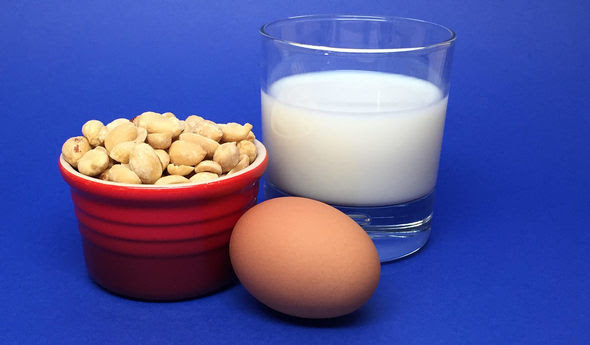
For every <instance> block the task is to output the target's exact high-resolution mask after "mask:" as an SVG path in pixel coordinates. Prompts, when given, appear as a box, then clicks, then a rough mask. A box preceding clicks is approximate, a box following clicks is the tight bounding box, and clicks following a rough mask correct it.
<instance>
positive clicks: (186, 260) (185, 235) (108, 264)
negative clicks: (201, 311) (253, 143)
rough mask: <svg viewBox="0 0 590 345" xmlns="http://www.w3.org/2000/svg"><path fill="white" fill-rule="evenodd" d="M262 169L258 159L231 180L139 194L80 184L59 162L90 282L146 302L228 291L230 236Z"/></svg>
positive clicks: (84, 179)
mask: <svg viewBox="0 0 590 345" xmlns="http://www.w3.org/2000/svg"><path fill="white" fill-rule="evenodd" d="M257 144H258V145H261V144H260V143H257ZM262 149H263V150H264V148H263V147H262ZM259 151H260V149H259ZM267 161H268V159H267V157H266V153H265V152H264V157H261V159H260V160H257V161H256V162H254V163H253V164H257V165H256V166H255V167H254V168H252V169H250V170H248V171H246V172H244V173H241V174H239V175H235V176H233V177H231V178H227V179H222V180H219V181H214V182H210V183H206V184H197V185H176V186H164V187H162V188H157V187H156V188H144V187H145V186H143V187H141V186H129V185H125V186H123V185H115V184H106V183H104V182H102V181H100V180H96V179H91V178H87V177H83V176H81V175H80V174H78V173H75V172H74V171H73V170H72V169H71V167H68V166H67V163H66V162H65V161H64V160H63V159H62V158H60V162H59V170H60V172H61V174H62V176H63V178H64V180H65V181H66V182H67V183H68V184H69V185H70V190H71V196H72V201H73V204H74V210H75V214H76V217H77V219H78V225H79V226H78V228H79V231H80V234H81V236H82V247H83V250H84V259H85V262H86V267H87V268H88V273H89V275H90V277H91V278H92V279H93V280H94V281H95V282H96V283H98V284H99V285H100V286H102V287H104V288H105V289H107V290H109V291H112V292H114V293H116V294H119V295H123V296H126V297H131V298H137V299H145V300H162V301H165V300H180V299H187V298H192V297H197V296H200V295H203V294H207V293H210V292H213V291H215V290H218V289H220V288H222V287H224V286H227V285H228V284H230V283H231V282H232V281H233V279H234V276H233V271H232V268H231V264H230V260H229V239H230V236H231V232H232V229H233V227H234V225H235V223H236V222H237V221H238V219H239V218H240V216H241V215H242V214H243V213H244V212H246V210H248V209H249V208H250V207H252V206H254V205H255V204H256V195H257V193H258V185H259V178H260V177H261V176H262V174H263V173H264V170H265V169H266V165H267ZM152 187H153V186H152Z"/></svg>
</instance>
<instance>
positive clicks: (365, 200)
mask: <svg viewBox="0 0 590 345" xmlns="http://www.w3.org/2000/svg"><path fill="white" fill-rule="evenodd" d="M260 32H261V34H262V40H263V65H262V78H261V84H262V86H261V101H262V124H263V141H264V144H265V145H266V147H267V149H268V152H269V168H268V173H267V175H266V178H265V180H266V182H265V187H264V191H265V196H266V197H267V198H272V197H278V196H286V195H293V196H302V197H307V198H313V199H316V200H320V201H323V202H326V203H328V204H331V205H333V206H335V207H337V208H338V209H340V210H341V211H343V212H344V213H346V214H348V215H349V216H350V217H352V218H353V219H354V220H355V221H357V222H358V223H359V224H360V225H361V226H362V227H363V228H364V229H365V230H366V231H367V232H368V234H369V235H370V236H371V238H372V239H373V241H374V243H375V245H376V246H377V250H378V251H379V256H380V258H381V261H383V262H385V261H390V260H394V259H398V258H401V257H404V256H407V255H409V254H412V253H414V252H415V251H417V250H418V249H420V248H421V247H422V246H423V245H424V244H425V243H426V241H427V240H428V237H429V236H430V231H431V227H430V222H431V218H432V213H433V197H434V189H435V185H436V178H437V170H438V163H439V157H440V149H441V143H442V136H443V128H444V122H445V113H446V108H447V100H448V94H449V72H450V65H451V60H452V51H453V46H454V42H455V34H454V32H453V31H452V30H450V29H448V28H446V27H443V26H441V25H438V24H434V23H430V22H425V21H421V20H416V19H408V18H399V17H372V16H371V17H369V16H350V15H312V16H300V17H292V18H287V19H283V20H278V21H275V22H271V23H269V24H266V25H264V26H262V28H261V29H260ZM304 216H305V215H302V217H304Z"/></svg>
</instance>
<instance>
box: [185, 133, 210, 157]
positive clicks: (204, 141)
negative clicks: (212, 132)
mask: <svg viewBox="0 0 590 345" xmlns="http://www.w3.org/2000/svg"><path fill="white" fill-rule="evenodd" d="M180 140H185V141H190V142H193V143H195V144H199V145H201V147H202V148H203V149H204V150H205V151H207V158H213V154H214V153H215V150H217V148H218V147H219V143H218V142H217V141H215V140H213V139H209V138H207V137H204V136H202V135H200V134H196V133H182V134H181V135H180Z"/></svg>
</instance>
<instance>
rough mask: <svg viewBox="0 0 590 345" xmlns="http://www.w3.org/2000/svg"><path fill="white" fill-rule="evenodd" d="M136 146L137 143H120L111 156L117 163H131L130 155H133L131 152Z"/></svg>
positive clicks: (110, 153)
mask: <svg viewBox="0 0 590 345" xmlns="http://www.w3.org/2000/svg"><path fill="white" fill-rule="evenodd" d="M135 145H137V143H136V142H135V141H124V142H122V143H118V144H117V145H115V146H114V147H113V149H112V150H111V152H109V156H110V157H111V158H112V159H114V160H116V161H117V162H120V163H129V155H130V154H131V151H133V148H134V147H135ZM101 147H102V146H101Z"/></svg>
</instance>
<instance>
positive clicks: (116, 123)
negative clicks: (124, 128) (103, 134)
mask: <svg viewBox="0 0 590 345" xmlns="http://www.w3.org/2000/svg"><path fill="white" fill-rule="evenodd" d="M129 122H131V121H129V120H128V119H126V118H123V117H120V118H118V119H114V120H113V121H111V122H109V123H108V124H107V125H106V127H107V130H108V131H112V130H113V129H115V128H117V127H119V126H120V125H125V124H128V123H129Z"/></svg>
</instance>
